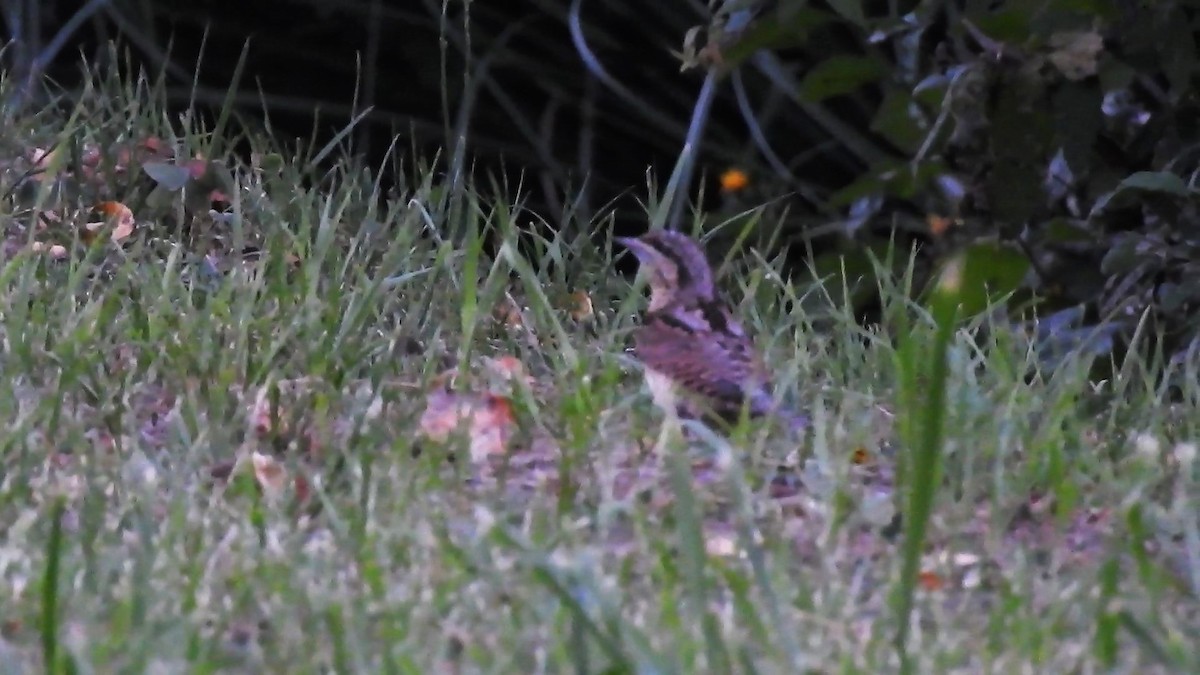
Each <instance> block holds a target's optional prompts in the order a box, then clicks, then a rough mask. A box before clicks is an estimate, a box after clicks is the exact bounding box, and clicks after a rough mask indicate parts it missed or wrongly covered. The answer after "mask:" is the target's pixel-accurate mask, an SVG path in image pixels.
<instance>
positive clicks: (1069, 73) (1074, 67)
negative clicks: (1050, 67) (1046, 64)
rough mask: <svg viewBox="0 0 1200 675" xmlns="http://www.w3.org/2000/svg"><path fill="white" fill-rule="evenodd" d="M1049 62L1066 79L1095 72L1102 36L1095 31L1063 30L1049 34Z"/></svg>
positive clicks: (1080, 77) (1101, 45) (1101, 47)
mask: <svg viewBox="0 0 1200 675" xmlns="http://www.w3.org/2000/svg"><path fill="white" fill-rule="evenodd" d="M1050 46H1051V47H1053V48H1054V51H1052V52H1050V57H1049V58H1050V63H1053V64H1054V66H1055V67H1056V68H1058V70H1059V72H1061V73H1062V74H1063V76H1064V77H1066V78H1067V79H1068V80H1082V79H1083V78H1085V77H1090V76H1092V75H1095V74H1096V68H1097V65H1098V63H1099V60H1100V53H1101V52H1102V51H1104V38H1103V37H1101V35H1100V34H1099V33H1097V32H1095V31H1064V32H1061V33H1055V34H1053V35H1051V36H1050Z"/></svg>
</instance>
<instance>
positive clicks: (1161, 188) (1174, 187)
mask: <svg viewBox="0 0 1200 675" xmlns="http://www.w3.org/2000/svg"><path fill="white" fill-rule="evenodd" d="M1117 189H1118V190H1149V191H1152V192H1166V193H1168V194H1173V195H1176V196H1179V197H1187V196H1188V188H1187V183H1184V182H1183V179H1182V178H1180V177H1179V176H1178V175H1176V174H1173V173H1171V172H1170V171H1139V172H1137V173H1135V174H1132V175H1130V176H1129V177H1128V178H1126V179H1125V180H1123V181H1121V184H1120V185H1118V186H1117Z"/></svg>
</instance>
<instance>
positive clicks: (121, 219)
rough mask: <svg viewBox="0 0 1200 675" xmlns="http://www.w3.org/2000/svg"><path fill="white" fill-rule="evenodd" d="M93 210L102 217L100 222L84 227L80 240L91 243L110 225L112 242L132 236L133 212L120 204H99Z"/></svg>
mask: <svg viewBox="0 0 1200 675" xmlns="http://www.w3.org/2000/svg"><path fill="white" fill-rule="evenodd" d="M93 210H94V211H95V212H96V213H97V214H99V215H101V216H103V217H104V220H103V221H101V222H91V223H88V224H87V225H85V226H84V228H83V231H82V232H80V238H81V239H83V240H84V241H85V242H87V243H91V242H92V240H93V239H95V237H96V236H97V235H98V234H100V232H101V231H102V230H103V229H104V228H105V227H106V226H108V225H110V224H111V225H112V240H113V241H115V242H121V241H124V240H125V239H128V238H129V235H131V234H133V228H134V226H135V224H136V223H135V221H134V218H133V211H131V210H130V209H129V207H128V206H125V205H124V204H122V203H121V202H100V203H99V204H97V205H96V206H95V207H94V208H93Z"/></svg>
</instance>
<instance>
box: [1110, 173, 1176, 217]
mask: <svg viewBox="0 0 1200 675" xmlns="http://www.w3.org/2000/svg"><path fill="white" fill-rule="evenodd" d="M1133 190H1138V191H1142V192H1154V193H1158V194H1164V195H1169V196H1173V197H1183V198H1187V197H1190V196H1192V193H1191V191H1189V190H1188V186H1187V183H1184V182H1183V179H1182V178H1180V177H1179V176H1178V175H1176V174H1174V173H1171V172H1170V171H1139V172H1137V173H1135V174H1132V175H1130V176H1129V177H1127V178H1126V179H1125V180H1123V181H1121V183H1120V185H1117V188H1116V189H1115V190H1113V191H1112V192H1108V193H1105V194H1103V195H1100V197H1099V198H1097V199H1096V203H1095V204H1093V205H1092V210H1091V211H1090V212H1089V213H1088V219H1089V220H1090V219H1091V218H1093V217H1094V216H1095V215H1096V214H1098V213H1101V212H1102V211H1104V209H1106V208H1107V207H1108V205H1109V204H1110V203H1111V202H1112V201H1113V200H1115V199H1117V198H1118V197H1120V196H1122V194H1123V193H1126V192H1129V191H1133Z"/></svg>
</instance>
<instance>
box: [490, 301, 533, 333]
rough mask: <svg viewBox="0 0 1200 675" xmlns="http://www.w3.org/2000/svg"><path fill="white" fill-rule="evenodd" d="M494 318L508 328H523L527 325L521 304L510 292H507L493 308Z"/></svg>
mask: <svg viewBox="0 0 1200 675" xmlns="http://www.w3.org/2000/svg"><path fill="white" fill-rule="evenodd" d="M492 318H493V319H495V320H496V321H498V322H500V323H502V324H504V325H505V326H507V327H508V328H521V327H522V326H524V325H525V318H524V313H523V312H522V310H521V306H520V305H519V304H517V301H516V299H514V298H513V296H512V295H510V294H509V293H505V294H504V297H503V298H500V301H499V302H498V303H496V306H495V307H494V308H493V309H492Z"/></svg>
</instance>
